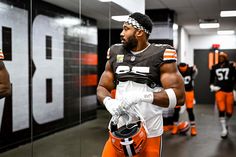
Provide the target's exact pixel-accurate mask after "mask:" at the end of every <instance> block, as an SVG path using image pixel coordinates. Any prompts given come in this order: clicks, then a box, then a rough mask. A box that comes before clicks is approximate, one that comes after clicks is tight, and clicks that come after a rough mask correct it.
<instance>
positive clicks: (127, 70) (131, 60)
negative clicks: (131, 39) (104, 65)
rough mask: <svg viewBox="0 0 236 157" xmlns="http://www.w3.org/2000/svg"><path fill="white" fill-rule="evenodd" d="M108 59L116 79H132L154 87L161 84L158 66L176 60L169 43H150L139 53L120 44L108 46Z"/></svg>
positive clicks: (174, 52)
mask: <svg viewBox="0 0 236 157" xmlns="http://www.w3.org/2000/svg"><path fill="white" fill-rule="evenodd" d="M108 58H109V60H110V64H111V67H112V70H113V72H114V73H115V78H116V81H118V82H119V81H122V82H124V81H128V80H129V81H134V82H137V83H142V84H147V85H148V86H149V87H151V88H154V87H156V86H161V83H160V66H161V65H162V64H163V63H171V62H176V60H177V54H176V51H175V50H174V49H173V47H171V46H170V45H161V44H151V45H149V46H148V47H147V48H145V49H144V50H143V51H142V52H141V53H137V54H135V53H132V52H131V51H130V50H127V49H125V48H124V47H123V45H122V44H115V45H113V46H112V47H111V48H110V52H109V57H108Z"/></svg>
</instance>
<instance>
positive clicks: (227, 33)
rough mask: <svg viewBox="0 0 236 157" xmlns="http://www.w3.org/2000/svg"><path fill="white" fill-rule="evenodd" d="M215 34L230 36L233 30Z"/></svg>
mask: <svg viewBox="0 0 236 157" xmlns="http://www.w3.org/2000/svg"><path fill="white" fill-rule="evenodd" d="M217 34H219V35H232V34H234V30H222V31H217Z"/></svg>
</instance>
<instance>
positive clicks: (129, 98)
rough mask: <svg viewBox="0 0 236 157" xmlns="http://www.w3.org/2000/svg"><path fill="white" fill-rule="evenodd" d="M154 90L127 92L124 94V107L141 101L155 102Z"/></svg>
mask: <svg viewBox="0 0 236 157" xmlns="http://www.w3.org/2000/svg"><path fill="white" fill-rule="evenodd" d="M153 98H154V96H153V92H138V91H137V92H127V93H124V94H123V97H122V105H123V108H124V109H129V108H130V107H131V106H132V105H135V104H137V103H139V102H147V103H153Z"/></svg>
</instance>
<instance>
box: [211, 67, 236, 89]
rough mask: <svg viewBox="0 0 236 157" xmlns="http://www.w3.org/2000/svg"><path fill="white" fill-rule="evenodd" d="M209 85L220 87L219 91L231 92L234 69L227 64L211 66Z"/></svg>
mask: <svg viewBox="0 0 236 157" xmlns="http://www.w3.org/2000/svg"><path fill="white" fill-rule="evenodd" d="M210 74H211V75H210V84H214V85H216V86H219V87H220V90H221V91H224V92H232V91H233V86H234V81H235V68H234V67H233V65H232V64H230V63H229V62H224V63H218V64H216V65H213V66H212V69H211V73H210Z"/></svg>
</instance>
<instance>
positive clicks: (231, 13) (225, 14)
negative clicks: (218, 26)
mask: <svg viewBox="0 0 236 157" xmlns="http://www.w3.org/2000/svg"><path fill="white" fill-rule="evenodd" d="M220 16H221V17H234V16H236V10H229V11H221V12H220Z"/></svg>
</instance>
